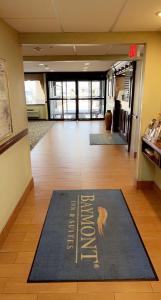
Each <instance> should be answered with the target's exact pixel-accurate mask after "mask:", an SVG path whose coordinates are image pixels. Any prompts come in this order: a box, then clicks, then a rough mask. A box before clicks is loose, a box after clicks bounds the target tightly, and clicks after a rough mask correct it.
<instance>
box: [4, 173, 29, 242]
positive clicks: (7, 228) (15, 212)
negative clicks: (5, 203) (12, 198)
mask: <svg viewBox="0 0 161 300" xmlns="http://www.w3.org/2000/svg"><path fill="white" fill-rule="evenodd" d="M33 186H34V180H33V178H32V179H31V180H30V182H29V183H28V185H27V187H26V189H25V191H24V193H23V195H22V196H21V198H20V199H19V201H18V203H17V205H16V207H15V208H14V210H13V212H12V214H11V216H10V217H9V219H8V221H7V223H6V225H5V227H4V228H3V229H2V231H1V233H0V246H1V245H2V244H3V242H4V241H5V239H6V237H7V235H8V233H9V231H10V228H11V226H12V225H13V223H14V221H15V219H16V217H17V216H18V214H19V212H20V210H21V207H22V206H23V204H24V202H25V200H26V198H27V196H28V194H29V193H30V191H31V189H32V188H33Z"/></svg>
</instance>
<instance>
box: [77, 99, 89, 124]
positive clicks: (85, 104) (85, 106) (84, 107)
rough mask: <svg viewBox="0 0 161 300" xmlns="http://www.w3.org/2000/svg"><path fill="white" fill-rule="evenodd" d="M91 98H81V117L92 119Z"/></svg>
mask: <svg viewBox="0 0 161 300" xmlns="http://www.w3.org/2000/svg"><path fill="white" fill-rule="evenodd" d="M90 117H91V100H79V119H90Z"/></svg>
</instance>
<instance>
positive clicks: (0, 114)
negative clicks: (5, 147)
mask: <svg viewBox="0 0 161 300" xmlns="http://www.w3.org/2000/svg"><path fill="white" fill-rule="evenodd" d="M11 134H12V118H11V109H10V100H9V89H8V79H7V72H6V61H5V59H1V58H0V143H1V142H2V141H3V140H4V139H7V138H8V137H9V136H10V135H11Z"/></svg>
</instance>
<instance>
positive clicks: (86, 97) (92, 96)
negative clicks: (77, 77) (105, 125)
mask: <svg viewBox="0 0 161 300" xmlns="http://www.w3.org/2000/svg"><path fill="white" fill-rule="evenodd" d="M104 88H105V87H104V81H101V80H99V81H79V82H78V119H79V120H88V119H91V120H92V119H103V118H104V102H105V91H104V90H105V89H104Z"/></svg>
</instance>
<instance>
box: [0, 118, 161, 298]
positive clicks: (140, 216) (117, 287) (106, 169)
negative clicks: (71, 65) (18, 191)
mask: <svg viewBox="0 0 161 300" xmlns="http://www.w3.org/2000/svg"><path fill="white" fill-rule="evenodd" d="M104 127H105V126H104V121H86V122H75V121H73V122H57V123H56V124H55V126H53V127H52V128H51V129H50V130H49V131H48V133H47V134H46V135H45V136H44V137H43V138H42V139H41V141H40V142H39V143H38V144H37V145H36V146H35V148H34V149H33V150H32V152H31V159H32V172H33V178H34V184H35V187H34V189H33V190H32V191H31V192H30V194H29V196H28V198H27V200H26V202H25V203H24V205H23V207H22V209H21V211H20V213H19V215H18V217H17V219H16V221H15V223H14V225H13V226H12V228H11V231H10V234H9V235H8V237H7V239H6V241H5V243H4V244H3V246H2V248H1V249H0V299H3V300H51V299H54V300H64V299H65V300H70V299H71V300H74V299H79V300H85V299H89V300H95V299H98V298H99V297H100V298H101V299H102V300H104V299H109V300H114V299H116V300H122V299H124V300H126V299H130V300H132V299H136V300H140V299H143V300H151V299H153V300H154V299H155V300H159V299H161V283H160V281H159V282H157V281H156V282H155V281H154V282H150V281H147V282H145V281H142V282H141V281H140V282H78V283H77V282H71V283H63V282H62V283H48V284H47V283H43V284H31V283H30V284H27V283H26V280H27V277H28V273H29V271H30V268H31V263H32V260H33V256H34V253H35V250H36V247H37V243H38V240H39V235H40V232H41V229H42V226H43V222H44V218H45V215H46V212H47V209H48V205H49V202H50V198H51V194H52V191H53V190H56V189H92V188H95V189H108V188H113V189H120V188H121V189H122V191H123V193H124V195H125V197H126V200H127V202H128V205H129V207H130V210H131V212H132V215H133V217H134V219H135V221H136V224H137V227H138V229H139V231H140V234H141V236H142V238H143V240H144V243H145V246H146V248H147V250H148V253H149V255H150V258H151V260H152V262H153V264H154V267H155V269H156V272H157V274H158V277H160V276H161V258H160V253H161V240H160V234H161V202H160V199H159V194H157V192H156V191H150V190H149V191H146V192H145V191H141V190H137V189H136V187H135V161H134V159H133V158H130V156H129V155H128V153H127V151H125V146H118V145H109V146H107V145H101V146H90V144H89V134H90V133H99V132H100V133H102V132H104V131H105V129H104ZM98 294H99V295H98Z"/></svg>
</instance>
